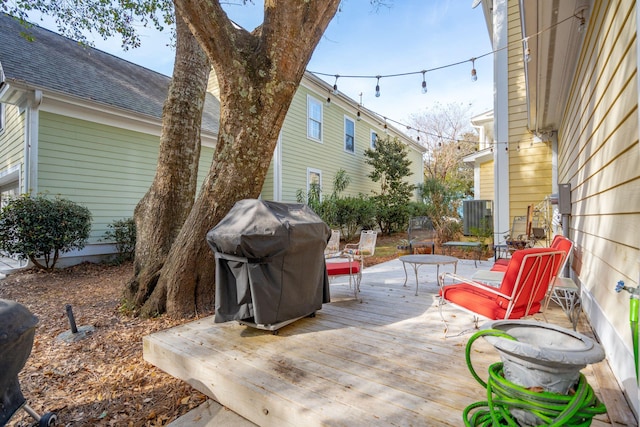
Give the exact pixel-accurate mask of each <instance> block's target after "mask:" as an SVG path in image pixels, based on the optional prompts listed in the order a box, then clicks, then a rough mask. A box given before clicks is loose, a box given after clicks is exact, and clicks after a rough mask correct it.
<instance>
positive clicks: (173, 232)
mask: <svg viewBox="0 0 640 427" xmlns="http://www.w3.org/2000/svg"><path fill="white" fill-rule="evenodd" d="M176 40H177V45H176V59H175V64H174V70H173V78H172V81H171V85H170V86H169V93H168V96H167V99H166V101H165V103H164V107H163V112H162V133H161V136H160V147H159V155H158V166H157V170H156V175H155V178H154V180H153V183H152V185H151V187H150V189H149V191H148V192H147V194H146V195H145V196H144V197H143V198H142V199H141V200H140V202H139V203H138V205H137V206H136V209H135V212H134V218H135V222H136V229H137V236H136V253H135V261H134V277H133V278H132V279H131V280H130V281H129V283H128V284H127V287H126V289H125V298H126V299H127V301H128V302H129V303H130V304H133V306H134V307H136V308H138V307H140V306H142V304H144V303H147V302H148V298H149V296H150V295H152V292H153V290H154V289H155V287H156V283H157V281H158V277H159V273H160V269H161V268H162V266H163V265H164V262H165V259H166V257H167V254H168V253H169V249H170V248H171V245H172V244H173V242H174V240H175V239H176V237H177V236H178V233H179V231H180V228H181V227H182V225H183V224H184V221H185V219H186V218H187V215H188V214H189V211H190V210H191V207H192V205H193V202H194V198H195V193H196V184H197V177H198V161H199V158H200V145H201V144H200V124H201V120H202V109H203V105H204V98H205V93H206V88H207V80H208V77H209V71H210V69H211V66H210V64H209V60H208V58H207V56H206V55H205V53H204V51H203V50H202V49H201V48H200V45H199V44H198V42H197V40H196V39H195V38H194V37H193V35H192V34H191V31H190V30H189V27H188V26H187V24H186V23H185V22H184V20H182V19H181V18H180V17H179V16H176ZM147 314H150V313H147Z"/></svg>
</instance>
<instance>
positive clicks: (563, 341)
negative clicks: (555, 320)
mask: <svg viewBox="0 0 640 427" xmlns="http://www.w3.org/2000/svg"><path fill="white" fill-rule="evenodd" d="M481 329H497V330H499V331H502V332H504V333H506V334H508V335H510V336H512V337H514V338H516V340H517V341H513V340H510V339H507V338H502V337H495V336H484V337H483V338H485V339H486V340H487V341H488V342H489V343H490V344H491V345H493V346H494V347H495V349H496V350H497V351H498V353H499V354H500V358H501V359H502V363H503V373H504V377H505V379H506V380H508V381H510V382H511V383H513V384H516V385H519V386H521V387H524V388H528V389H542V390H544V391H547V392H551V393H558V394H562V395H568V394H569V392H570V390H571V389H572V388H573V387H574V386H575V385H576V383H577V382H578V380H579V378H580V370H581V369H583V368H584V367H586V366H587V365H588V364H590V363H597V362H600V361H601V360H603V359H604V357H605V354H604V350H603V348H602V346H600V344H598V343H596V342H595V341H593V340H592V339H591V338H589V337H587V336H584V335H582V334H579V333H577V332H575V331H572V330H569V329H564V328H560V327H559V326H555V325H551V324H548V323H541V322H536V321H527V320H497V321H492V322H488V323H486V324H484V325H483V326H482V328H481ZM513 415H514V417H516V418H517V419H518V421H519V422H520V424H521V425H523V426H525V425H526V426H529V425H537V422H538V421H539V419H535V417H534V419H531V415H530V414H517V413H514V414H513Z"/></svg>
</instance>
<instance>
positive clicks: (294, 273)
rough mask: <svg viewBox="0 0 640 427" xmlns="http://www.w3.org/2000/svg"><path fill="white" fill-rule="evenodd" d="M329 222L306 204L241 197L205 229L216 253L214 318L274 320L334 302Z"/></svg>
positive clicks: (310, 310)
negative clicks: (329, 272) (328, 259)
mask: <svg viewBox="0 0 640 427" xmlns="http://www.w3.org/2000/svg"><path fill="white" fill-rule="evenodd" d="M330 235H331V230H330V229H329V227H328V226H327V225H326V224H325V223H324V222H323V221H322V219H320V217H319V216H318V215H316V214H315V213H314V212H313V211H312V210H311V209H310V208H309V207H308V206H307V205H303V204H291V203H278V202H269V201H262V200H255V199H246V200H241V201H239V202H237V203H236V204H235V206H234V207H233V208H232V209H231V210H230V211H229V213H228V214H227V216H225V217H224V218H223V219H222V221H220V223H219V224H218V225H216V226H215V227H214V228H213V229H211V230H210V231H209V232H208V233H207V242H208V244H209V246H211V248H212V249H213V251H214V253H215V255H216V295H215V321H216V322H218V323H220V322H227V321H230V320H249V319H251V321H252V322H254V323H256V324H258V325H273V324H276V323H280V322H286V321H288V320H292V319H297V318H299V317H303V316H306V315H308V314H311V313H313V312H314V311H316V310H319V309H321V308H322V304H323V303H325V302H329V301H330V296H329V279H328V277H327V269H326V267H325V263H324V248H325V246H326V245H327V241H328V240H329V237H330Z"/></svg>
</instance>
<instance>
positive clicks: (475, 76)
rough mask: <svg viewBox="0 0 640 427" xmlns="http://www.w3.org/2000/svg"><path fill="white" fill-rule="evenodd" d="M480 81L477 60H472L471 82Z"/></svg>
mask: <svg viewBox="0 0 640 427" xmlns="http://www.w3.org/2000/svg"><path fill="white" fill-rule="evenodd" d="M476 80H478V73H477V72H476V58H471V81H472V82H475V81H476Z"/></svg>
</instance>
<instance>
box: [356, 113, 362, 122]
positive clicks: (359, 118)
mask: <svg viewBox="0 0 640 427" xmlns="http://www.w3.org/2000/svg"><path fill="white" fill-rule="evenodd" d="M356 120H358V121H360V120H362V117H360V110H358V112H357V113H356Z"/></svg>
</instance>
